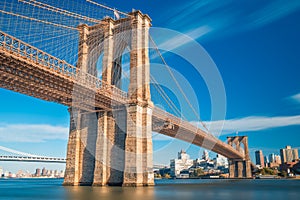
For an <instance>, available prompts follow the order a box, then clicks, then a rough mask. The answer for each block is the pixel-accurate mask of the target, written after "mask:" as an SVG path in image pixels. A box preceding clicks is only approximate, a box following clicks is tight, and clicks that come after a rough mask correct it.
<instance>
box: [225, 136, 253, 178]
mask: <svg viewBox="0 0 300 200" xmlns="http://www.w3.org/2000/svg"><path fill="white" fill-rule="evenodd" d="M227 142H228V144H229V145H231V146H232V147H235V148H236V150H238V151H240V152H241V153H243V154H244V159H228V162H229V177H230V178H251V177H252V171H251V161H250V156H249V149H248V137H247V136H235V137H227ZM242 146H244V148H242Z"/></svg>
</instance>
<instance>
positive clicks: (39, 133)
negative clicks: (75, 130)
mask: <svg viewBox="0 0 300 200" xmlns="http://www.w3.org/2000/svg"><path fill="white" fill-rule="evenodd" d="M68 132H69V128H68V127H63V126H53V125H49V124H0V141H6V142H44V141H47V140H67V139H68Z"/></svg>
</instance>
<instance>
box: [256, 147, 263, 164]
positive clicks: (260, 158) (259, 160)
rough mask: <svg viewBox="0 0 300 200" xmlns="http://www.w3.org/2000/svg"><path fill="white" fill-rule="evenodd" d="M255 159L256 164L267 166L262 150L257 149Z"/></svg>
mask: <svg viewBox="0 0 300 200" xmlns="http://www.w3.org/2000/svg"><path fill="white" fill-rule="evenodd" d="M255 160H256V165H260V166H261V167H265V162H264V154H263V152H262V150H258V151H255Z"/></svg>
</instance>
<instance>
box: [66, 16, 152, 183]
mask: <svg viewBox="0 0 300 200" xmlns="http://www.w3.org/2000/svg"><path fill="white" fill-rule="evenodd" d="M150 26H151V19H150V18H149V16H148V15H144V14H142V13H141V12H140V11H135V12H132V13H129V15H128V17H127V18H124V19H119V20H113V19H111V18H105V19H104V20H102V22H101V23H100V24H97V25H94V26H87V25H80V26H79V27H78V29H79V33H80V40H79V55H78V64H77V68H78V69H80V70H81V71H82V72H85V73H89V74H91V75H94V76H95V75H97V69H96V62H97V59H98V58H99V56H100V55H101V54H102V55H103V60H102V81H103V82H105V83H106V84H108V85H114V86H115V87H116V88H120V86H121V73H122V66H121V64H120V63H121V59H122V52H124V50H125V49H126V48H127V49H129V54H130V83H129V88H128V103H127V104H125V105H114V103H113V102H110V103H109V104H108V105H106V104H107V102H104V105H106V107H107V108H108V109H103V108H93V109H94V110H95V111H94V112H91V111H87V110H84V109H77V108H76V107H75V106H73V107H70V108H69V112H70V116H71V117H70V134H69V141H68V150H67V163H66V172H65V180H64V185H98V186H104V185H123V186H148V185H153V184H154V175H153V171H152V168H153V161H152V159H153V158H152V109H153V103H152V102H151V97H150V86H149V79H150V69H149V66H150V65H149V55H148V54H149V52H148V45H149V44H148V43H149V28H150ZM74 87H75V86H74ZM75 93H76V92H75ZM77 93H78V92H77ZM87 95H88V96H89V97H90V98H91V101H93V100H94V99H93V98H95V95H93V94H85V96H87ZM78 96H80V94H78ZM105 103H106V104H105Z"/></svg>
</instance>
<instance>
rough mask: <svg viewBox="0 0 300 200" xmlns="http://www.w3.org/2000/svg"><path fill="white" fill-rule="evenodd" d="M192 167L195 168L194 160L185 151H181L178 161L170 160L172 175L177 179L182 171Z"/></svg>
mask: <svg viewBox="0 0 300 200" xmlns="http://www.w3.org/2000/svg"><path fill="white" fill-rule="evenodd" d="M191 166H193V160H192V159H190V156H189V155H188V154H187V153H186V152H185V151H183V150H181V151H180V152H179V153H178V158H177V159H172V160H170V175H171V176H172V177H177V176H179V175H180V172H181V171H182V170H187V169H189V168H190V167H191Z"/></svg>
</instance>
